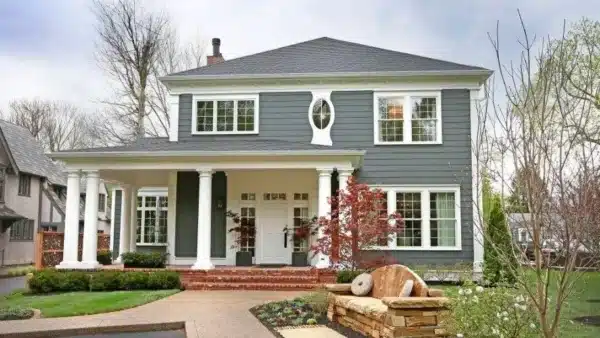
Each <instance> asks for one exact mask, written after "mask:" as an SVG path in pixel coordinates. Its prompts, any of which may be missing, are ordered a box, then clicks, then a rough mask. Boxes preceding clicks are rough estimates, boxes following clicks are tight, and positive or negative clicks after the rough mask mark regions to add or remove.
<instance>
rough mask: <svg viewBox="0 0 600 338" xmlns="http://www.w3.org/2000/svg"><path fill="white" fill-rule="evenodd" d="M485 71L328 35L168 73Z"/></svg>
mask: <svg viewBox="0 0 600 338" xmlns="http://www.w3.org/2000/svg"><path fill="white" fill-rule="evenodd" d="M470 70H471V71H488V70H487V69H485V68H481V67H474V66H469V65H464V64H459V63H455V62H449V61H443V60H438V59H433V58H428V57H424V56H419V55H414V54H408V53H402V52H397V51H392V50H388V49H382V48H377V47H372V46H367V45H362V44H358V43H354V42H348V41H342V40H336V39H332V38H328V37H323V38H318V39H314V40H309V41H305V42H301V43H297V44H293V45H289V46H285V47H281V48H277V49H273V50H269V51H265V52H261V53H257V54H252V55H248V56H243V57H240V58H236V59H231V60H226V61H225V62H222V63H218V64H214V65H208V66H203V67H200V68H195V69H190V70H186V71H183V72H179V73H174V74H170V75H169V76H175V75H177V76H181V75H192V76H207V77H208V76H220V75H275V74H318V73H377V72H427V71H470Z"/></svg>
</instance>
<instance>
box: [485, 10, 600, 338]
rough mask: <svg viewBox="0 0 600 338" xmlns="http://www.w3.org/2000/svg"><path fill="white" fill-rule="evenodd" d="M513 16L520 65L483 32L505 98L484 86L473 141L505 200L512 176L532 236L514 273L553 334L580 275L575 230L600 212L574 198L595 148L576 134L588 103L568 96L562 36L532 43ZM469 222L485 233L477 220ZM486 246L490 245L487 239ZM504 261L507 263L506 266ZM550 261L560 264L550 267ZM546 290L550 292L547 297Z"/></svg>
mask: <svg viewBox="0 0 600 338" xmlns="http://www.w3.org/2000/svg"><path fill="white" fill-rule="evenodd" d="M519 18H520V19H521V25H522V32H523V37H522V38H521V39H520V40H519V44H520V45H521V47H522V50H521V55H520V60H519V62H517V63H504V62H503V60H502V58H501V57H500V55H501V53H500V41H499V34H498V33H496V35H495V36H490V40H491V42H492V45H493V47H494V50H495V52H496V55H497V61H498V69H499V71H498V74H497V77H498V80H499V81H498V82H499V83H500V84H501V87H502V90H503V92H504V95H503V97H501V98H498V97H494V96H493V92H491V91H489V87H488V91H487V93H486V94H487V102H485V103H484V104H481V105H480V106H479V120H480V126H479V127H478V130H480V132H481V134H480V137H478V138H477V140H474V141H476V142H475V144H474V148H475V149H474V153H475V156H477V159H478V162H479V165H480V168H481V169H482V170H485V172H487V173H488V174H490V175H491V176H492V180H494V181H495V182H496V184H497V185H500V186H501V190H502V191H503V193H506V195H504V197H506V196H508V195H511V194H512V193H513V191H511V190H512V189H514V188H515V187H514V186H513V185H512V184H511V183H512V181H513V179H514V177H515V175H517V173H518V175H519V177H518V180H519V186H518V189H519V193H520V194H522V195H523V196H524V200H525V201H526V203H527V209H528V210H529V216H528V217H526V218H523V219H521V220H520V221H519V224H518V225H517V226H518V227H520V228H523V229H526V231H527V234H528V237H530V238H531V239H532V240H531V243H530V244H531V248H530V253H531V254H532V256H533V258H532V262H531V263H530V264H528V265H529V266H528V267H527V268H525V273H522V271H521V268H517V269H518V270H517V271H514V272H516V273H517V275H518V276H519V277H518V278H517V283H518V284H519V286H520V287H521V288H522V289H523V290H524V291H525V292H526V293H527V294H528V296H529V299H530V300H531V302H532V303H533V305H534V309H535V311H536V312H537V314H538V319H539V323H540V332H541V334H542V335H543V336H544V337H556V336H558V335H559V328H558V324H559V319H560V317H561V315H562V309H563V307H564V305H565V301H566V299H567V298H568V297H570V296H571V295H572V293H573V285H574V282H575V281H576V280H577V279H578V278H579V276H580V274H579V273H577V265H578V264H581V262H579V260H578V257H579V256H580V255H581V250H580V248H581V244H582V243H583V242H584V240H585V238H584V234H583V233H582V232H581V231H579V230H580V229H583V228H585V227H586V226H587V225H588V224H587V223H588V221H589V220H590V219H597V218H596V217H598V216H600V209H597V208H594V207H592V206H591V204H590V203H587V202H583V201H581V200H580V199H579V198H578V196H579V195H580V193H579V190H580V189H581V184H580V181H581V177H582V175H583V173H584V172H585V171H586V170H588V169H589V164H590V163H592V162H593V160H594V156H593V154H594V151H593V150H594V147H593V146H592V145H590V144H589V143H587V142H585V141H583V140H582V137H581V136H582V135H581V130H585V128H586V127H587V125H588V124H589V123H591V121H590V120H589V116H590V114H589V112H590V109H592V108H593V107H592V105H590V102H589V101H587V100H584V99H582V98H578V97H574V96H572V95H569V94H568V88H569V86H568V75H569V73H570V72H572V69H568V67H566V65H568V54H567V53H566V52H565V48H564V46H563V43H564V41H565V38H564V36H563V37H562V38H559V39H556V40H554V41H549V40H545V39H541V40H538V41H536V39H535V38H532V37H531V36H530V35H529V32H528V31H527V29H526V28H525V24H524V22H523V19H522V18H521V15H520V13H519ZM576 117H577V118H576ZM567 121H569V123H567ZM507 173H512V174H507ZM574 210H577V212H574ZM582 215H585V217H582ZM475 222H476V225H477V226H478V227H479V230H480V231H482V232H483V236H484V237H486V236H487V234H486V232H485V228H484V222H483V219H481V218H480V219H479V220H476V221H475ZM492 250H497V247H495V246H493V243H492ZM498 255H499V256H500V257H501V259H505V261H506V262H509V261H510V257H509V256H510V255H518V256H519V257H518V258H519V260H520V261H521V262H529V259H528V257H526V253H525V252H518V251H511V252H500V251H499V250H498ZM506 266H507V269H508V268H510V264H506ZM552 266H560V267H559V268H558V269H556V271H552ZM531 276H533V278H531ZM551 287H552V288H555V290H556V291H555V292H554V294H553V297H552V298H550V295H551V294H550V288H551Z"/></svg>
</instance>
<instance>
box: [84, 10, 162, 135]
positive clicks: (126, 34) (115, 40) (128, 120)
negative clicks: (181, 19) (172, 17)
mask: <svg viewBox="0 0 600 338" xmlns="http://www.w3.org/2000/svg"><path fill="white" fill-rule="evenodd" d="M94 13H95V15H96V18H97V21H98V25H97V31H98V36H99V42H98V46H97V50H96V56H97V59H98V60H99V62H100V64H101V65H102V67H103V68H104V70H105V71H106V72H107V73H108V75H109V76H110V77H111V78H112V79H113V80H114V82H115V84H116V86H115V95H114V98H113V99H112V100H107V101H105V103H106V104H108V105H109V108H108V109H107V110H106V112H107V115H108V116H106V119H105V120H104V121H105V123H103V124H101V125H100V128H101V129H103V130H104V132H105V133H106V135H107V137H109V138H110V139H112V141H114V142H117V143H125V142H128V141H131V140H134V139H137V138H141V137H143V136H144V135H145V120H146V117H147V116H148V114H149V91H150V86H151V81H152V76H153V74H154V72H155V69H156V65H157V62H158V59H159V57H160V53H161V48H162V46H163V45H164V43H165V40H166V38H167V34H168V33H169V20H168V18H167V16H166V15H164V14H162V13H153V12H147V11H145V10H144V8H143V7H141V6H139V5H138V3H137V2H136V1H135V0H118V1H116V2H109V1H100V0H96V1H94Z"/></svg>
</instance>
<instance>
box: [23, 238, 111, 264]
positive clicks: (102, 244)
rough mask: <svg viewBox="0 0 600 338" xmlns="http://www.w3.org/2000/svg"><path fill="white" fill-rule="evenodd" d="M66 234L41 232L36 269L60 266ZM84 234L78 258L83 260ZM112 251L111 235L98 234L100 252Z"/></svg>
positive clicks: (78, 247)
mask: <svg viewBox="0 0 600 338" xmlns="http://www.w3.org/2000/svg"><path fill="white" fill-rule="evenodd" d="M64 237H65V234H64V233H62V232H45V231H40V232H38V234H37V237H36V239H35V257H34V260H35V268H36V269H41V268H45V267H53V266H56V265H58V264H59V263H60V262H61V261H62V258H63V246H64ZM82 243H83V234H82V233H80V234H79V243H78V245H77V257H78V259H79V260H81V247H82ZM101 250H110V235H106V234H98V251H101Z"/></svg>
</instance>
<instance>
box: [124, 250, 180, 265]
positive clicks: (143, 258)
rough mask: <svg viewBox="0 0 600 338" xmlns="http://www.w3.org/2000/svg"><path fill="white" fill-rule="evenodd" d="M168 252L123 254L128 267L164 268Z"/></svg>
mask: <svg viewBox="0 0 600 338" xmlns="http://www.w3.org/2000/svg"><path fill="white" fill-rule="evenodd" d="M168 257H169V254H168V253H163V252H125V253H123V254H122V255H121V259H122V261H123V265H125V267H126V268H164V267H165V266H166V265H167V258H168Z"/></svg>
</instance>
